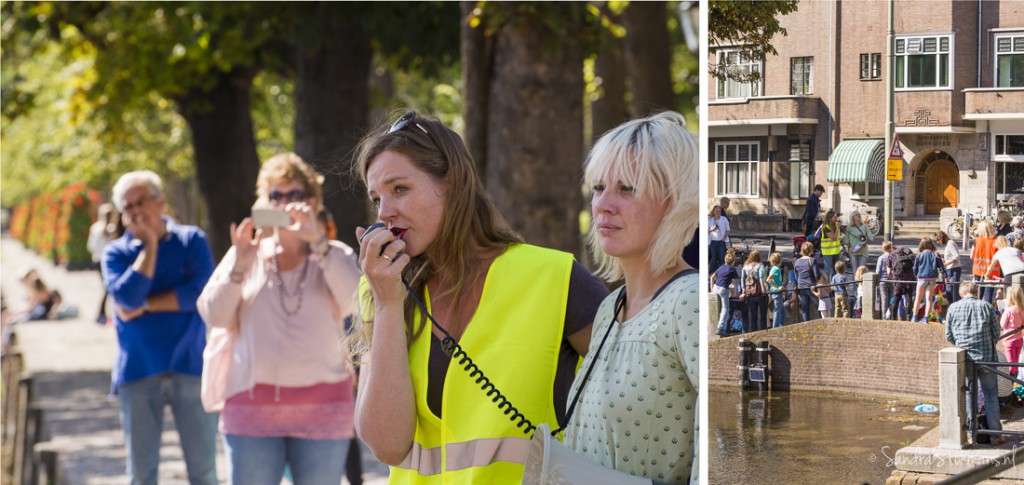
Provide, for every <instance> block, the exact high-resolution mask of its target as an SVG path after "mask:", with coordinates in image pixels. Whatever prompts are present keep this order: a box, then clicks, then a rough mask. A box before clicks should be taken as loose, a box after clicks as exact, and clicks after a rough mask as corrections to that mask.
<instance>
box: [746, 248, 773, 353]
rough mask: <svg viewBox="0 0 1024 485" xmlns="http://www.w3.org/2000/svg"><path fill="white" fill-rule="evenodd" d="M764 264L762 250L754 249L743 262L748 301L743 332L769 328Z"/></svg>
mask: <svg viewBox="0 0 1024 485" xmlns="http://www.w3.org/2000/svg"><path fill="white" fill-rule="evenodd" d="M763 280H764V264H762V263H761V252H760V251H758V250H756V249H754V250H752V251H750V254H749V255H748V256H747V261H746V262H745V263H744V264H743V272H742V280H741V281H743V296H742V298H743V299H744V300H745V302H746V305H745V306H746V316H745V318H744V319H743V321H744V325H743V333H747V332H751V331H755V330H764V329H767V328H768V323H767V322H766V321H765V320H766V319H767V318H768V300H767V298H765V294H764V284H763Z"/></svg>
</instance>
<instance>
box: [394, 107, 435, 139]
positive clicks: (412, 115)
mask: <svg viewBox="0 0 1024 485" xmlns="http://www.w3.org/2000/svg"><path fill="white" fill-rule="evenodd" d="M409 125H414V126H416V128H419V129H420V131H422V132H423V133H426V134H427V136H430V132H428V131H427V129H426V128H424V127H423V125H420V124H419V123H417V122H416V112H415V111H406V112H405V114H404V115H402V117H401V118H398V120H397V121H395V122H394V123H392V124H391V128H390V129H388V134H389V135H390V134H391V133H394V132H396V131H401V130H402V129H403V128H405V127H406V126H409Z"/></svg>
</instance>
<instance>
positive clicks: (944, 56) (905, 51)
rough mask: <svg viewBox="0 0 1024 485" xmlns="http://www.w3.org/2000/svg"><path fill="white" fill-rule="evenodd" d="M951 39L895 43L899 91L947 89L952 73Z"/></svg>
mask: <svg viewBox="0 0 1024 485" xmlns="http://www.w3.org/2000/svg"><path fill="white" fill-rule="evenodd" d="M952 39H953V37H952V36H951V35H936V36H930V37H900V38H897V39H896V88H897V89H921V88H948V87H949V86H950V79H949V73H950V72H952V68H953V66H952V65H951V64H952V62H953V61H952V56H950V54H951V53H952V49H953V47H952V45H953V42H952Z"/></svg>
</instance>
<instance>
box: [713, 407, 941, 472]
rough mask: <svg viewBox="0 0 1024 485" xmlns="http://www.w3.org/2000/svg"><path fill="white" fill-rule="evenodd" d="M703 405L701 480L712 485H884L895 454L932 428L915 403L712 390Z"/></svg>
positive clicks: (932, 420) (931, 418)
mask: <svg viewBox="0 0 1024 485" xmlns="http://www.w3.org/2000/svg"><path fill="white" fill-rule="evenodd" d="M708 400H709V401H708V404H709V406H708V407H709V409H711V410H712V411H711V413H710V415H709V416H708V424H709V428H710V434H709V435H708V436H709V439H710V441H709V443H708V448H709V449H708V460H709V464H710V465H709V471H708V473H709V476H708V478H709V481H710V483H713V484H716V485H717V484H733V483H736V484H740V483H742V484H776V483H780V484H782V483H840V484H846V483H848V484H860V483H871V484H884V483H885V479H886V478H887V477H888V476H889V474H890V473H892V471H893V470H894V468H893V466H892V464H891V463H890V458H891V457H894V456H895V453H896V450H898V449H899V448H900V447H903V446H906V445H907V444H909V443H910V442H912V441H914V440H916V439H917V438H919V437H920V436H921V435H923V434H924V433H925V432H926V431H927V430H928V429H931V428H932V427H934V426H935V425H937V423H938V417H937V415H932V416H921V415H917V414H914V413H913V412H912V411H911V408H912V407H913V406H914V405H916V404H917V402H916V401H913V402H911V401H903V400H900V401H892V400H888V399H884V398H878V397H865V396H856V395H851V394H837V393H826V392H798V391H794V392H760V393H759V392H757V391H747V392H746V393H740V392H739V391H738V390H736V389H729V388H712V389H711V390H710V392H709V394H708ZM894 409H895V411H893V410H894ZM908 425H917V426H924V427H925V428H924V429H914V430H906V429H903V428H904V427H906V426H908Z"/></svg>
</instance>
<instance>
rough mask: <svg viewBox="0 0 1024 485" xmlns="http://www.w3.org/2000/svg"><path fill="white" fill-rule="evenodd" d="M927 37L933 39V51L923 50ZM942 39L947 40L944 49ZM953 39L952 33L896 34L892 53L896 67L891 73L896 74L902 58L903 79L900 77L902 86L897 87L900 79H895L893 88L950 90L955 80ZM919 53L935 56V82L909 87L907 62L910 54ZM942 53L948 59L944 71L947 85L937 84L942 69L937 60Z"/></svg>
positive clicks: (902, 89)
mask: <svg viewBox="0 0 1024 485" xmlns="http://www.w3.org/2000/svg"><path fill="white" fill-rule="evenodd" d="M928 39H934V40H935V51H934V52H924V49H925V48H926V41H927V40H928ZM943 39H945V40H946V41H947V47H946V50H942V41H943ZM954 40H955V37H954V35H953V34H934V35H901V36H897V37H896V42H895V49H894V52H895V53H894V54H893V55H894V56H896V60H895V61H896V62H895V64H896V67H895V72H894V73H893V75H897V73H898V72H899V71H900V60H902V61H903V67H902V68H903V79H902V82H903V87H899V82H900V80H899V79H897V80H896V83H894V84H895V85H896V88H895V89H896V91H949V90H952V89H953V86H954V85H955V81H954V79H953V78H954V72H955V70H954V67H955V66H954V63H955V59H954V53H955V52H954V51H955V49H954V46H955V45H956V42H954ZM901 42H902V45H903V52H902V53H900V52H899V50H900V45H901ZM912 49H913V50H914V52H911V50H912ZM921 54H924V55H933V56H935V57H936V63H935V82H936V85H935V86H921V87H909V86H908V84H909V79H910V69H908V65H907V64H908V60H909V58H910V56H912V55H921ZM942 54H945V55H946V57H947V59H948V63H949V64H948V66H946V71H947V72H946V82H947V85H945V86H942V85H938V82H939V73H940V72H941V71H942V64H941V62H938V59H939V58H940V57H941V55H942Z"/></svg>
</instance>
